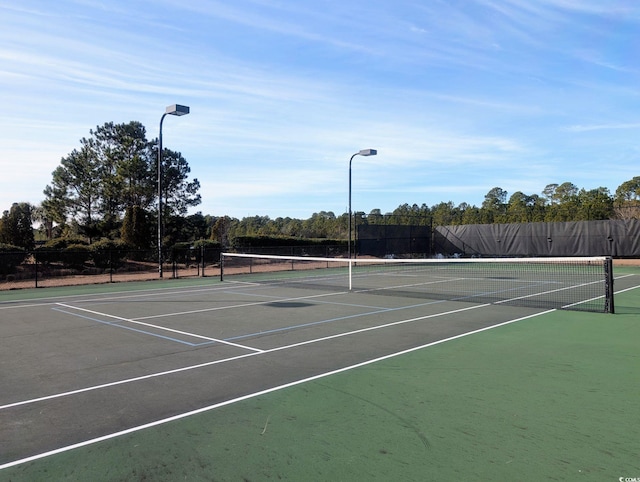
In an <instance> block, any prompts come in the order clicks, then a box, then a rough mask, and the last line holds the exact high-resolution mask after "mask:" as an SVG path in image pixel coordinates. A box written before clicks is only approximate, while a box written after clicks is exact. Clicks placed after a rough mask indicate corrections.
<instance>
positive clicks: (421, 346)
mask: <svg viewBox="0 0 640 482" xmlns="http://www.w3.org/2000/svg"><path fill="white" fill-rule="evenodd" d="M331 270H332V272H329V271H324V272H323V273H322V274H320V275H319V276H316V279H315V280H314V281H313V282H311V283H299V282H297V281H296V280H292V279H291V278H290V277H289V278H286V279H283V275H282V274H279V275H278V276H277V277H274V278H272V279H269V281H268V282H262V280H261V277H260V276H258V278H255V279H254V278H245V277H244V275H243V276H239V277H234V276H233V273H231V272H230V273H228V274H229V276H228V277H226V276H225V278H224V281H220V280H219V279H217V278H215V279H214V278H203V279H184V280H165V281H161V282H160V281H158V282H143V283H122V284H108V285H98V286H83V287H74V288H65V289H57V288H50V289H39V290H35V289H34V290H17V291H11V292H2V293H0V480H2V481H5V480H7V481H30V482H31V481H45V480H46V481H51V480H56V481H58V480H70V481H71V480H73V481H75V480H93V481H124V480H126V481H130V480H133V481H136V480H140V481H142V480H154V481H176V480H225V481H226V480H252V481H253V480H255V481H257V480H296V481H299V480H305V481H309V480H310V481H315V480H317V481H325V480H343V481H360V480H385V481H388V480H416V481H418V480H419V481H422V480H438V481H445V480H456V481H457V480H491V481H499V480H519V481H529V480H530V481H539V480H569V481H572V480H580V481H582V480H584V481H602V480H605V481H606V480H611V481H617V480H621V478H622V480H624V479H633V478H637V479H640V410H638V401H639V400H640V268H637V267H620V268H617V267H616V268H615V270H614V272H613V289H614V299H615V314H612V313H606V312H600V313H597V312H592V311H588V312H585V311H580V310H578V311H575V310H573V309H571V307H567V306H560V305H558V300H557V299H556V298H555V297H554V298H553V300H552V301H553V303H555V304H554V305H552V306H544V304H540V303H518V302H511V301H514V300H513V299H511V298H510V297H509V291H510V290H513V289H514V288H516V289H515V291H513V292H514V293H517V296H519V297H521V296H523V294H522V292H521V291H520V285H521V283H522V282H521V281H519V280H517V279H515V277H514V275H513V274H512V273H511V272H507V273H505V274H504V276H498V275H496V274H495V273H492V274H491V276H490V277H491V284H490V285H489V284H486V283H479V282H478V278H479V276H478V275H474V276H473V277H472V278H474V279H473V280H472V281H471V282H470V283H463V281H464V279H466V278H467V276H466V275H465V274H463V273H457V274H456V276H455V277H448V278H447V279H446V280H444V279H440V280H437V279H431V280H429V281H424V280H421V281H418V280H417V278H415V277H414V275H412V274H411V273H405V274H403V275H400V276H398V278H397V279H396V278H394V280H393V281H387V282H384V281H375V282H372V283H370V284H366V285H363V284H360V283H358V284H355V285H354V286H351V287H350V286H348V283H346V282H344V278H343V277H342V276H343V275H342V274H338V275H337V276H338V279H337V282H331V283H329V282H327V278H328V277H333V276H334V273H333V267H332V268H331ZM295 276H297V275H295ZM357 276H358V275H354V279H355V278H356V277H357ZM375 276H376V277H385V276H387V273H382V274H381V273H380V271H379V270H376V274H375ZM480 277H481V276H480ZM375 279H376V280H377V279H378V278H375ZM387 279H389V278H387ZM340 280H341V281H340ZM418 283H425V284H434V283H435V284H438V283H454V284H455V291H456V292H457V293H460V296H449V295H447V296H444V295H443V294H442V293H444V290H436V291H433V290H430V289H426V288H425V289H422V288H420V287H418V286H417V285H418ZM527 283H530V284H536V285H548V286H544V289H543V290H542V291H541V293H543V296H547V294H548V293H549V292H551V291H552V290H554V289H560V288H559V286H558V284H557V282H556V281H553V280H552V281H550V282H549V283H546V282H544V280H542V281H541V280H540V279H535V280H533V281H527ZM474 286H480V288H474ZM488 289H490V290H491V292H490V293H489V292H488V291H487V290H488ZM562 289H563V290H565V291H566V290H567V289H570V288H562ZM474 290H475V291H474ZM497 290H499V291H500V295H499V296H496V293H497ZM433 293H435V294H433ZM527 296H532V295H529V294H528V295H527ZM533 296H535V295H533ZM589 296H591V295H589ZM513 298H514V299H515V296H514V297H513ZM585 302H588V303H593V300H591V299H589V300H585ZM574 303H580V301H579V300H578V301H576V300H573V299H572V300H571V304H574ZM565 308H568V309H565Z"/></svg>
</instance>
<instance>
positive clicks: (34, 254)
mask: <svg viewBox="0 0 640 482" xmlns="http://www.w3.org/2000/svg"><path fill="white" fill-rule="evenodd" d="M33 260H34V262H35V263H36V280H35V281H36V288H37V287H38V253H37V252H36V251H34V252H33Z"/></svg>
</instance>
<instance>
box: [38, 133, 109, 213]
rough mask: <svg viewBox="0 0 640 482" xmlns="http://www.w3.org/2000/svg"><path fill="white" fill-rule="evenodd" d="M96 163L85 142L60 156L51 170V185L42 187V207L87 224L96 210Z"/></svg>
mask: <svg viewBox="0 0 640 482" xmlns="http://www.w3.org/2000/svg"><path fill="white" fill-rule="evenodd" d="M99 171H100V163H99V161H98V158H97V157H96V155H95V152H94V151H92V150H91V149H90V148H89V147H88V146H87V145H83V146H82V147H81V148H80V150H76V149H74V150H73V151H72V152H71V153H70V154H69V155H68V156H67V157H63V158H62V160H61V161H60V166H58V167H57V168H56V169H55V170H54V171H53V174H52V176H53V178H52V181H51V184H50V185H49V186H47V187H46V188H45V190H44V194H45V196H46V198H47V199H46V201H45V202H44V203H43V206H45V207H46V208H48V209H50V210H51V211H52V212H55V214H56V215H57V216H61V217H62V218H63V220H64V221H66V220H67V218H68V217H71V219H74V220H76V221H78V222H79V223H80V224H82V225H85V226H91V225H92V224H93V222H94V221H95V218H96V215H97V214H98V213H99V205H100V194H99V193H100V177H99V175H97V173H98V172H99Z"/></svg>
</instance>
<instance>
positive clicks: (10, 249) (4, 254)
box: [0, 243, 27, 275]
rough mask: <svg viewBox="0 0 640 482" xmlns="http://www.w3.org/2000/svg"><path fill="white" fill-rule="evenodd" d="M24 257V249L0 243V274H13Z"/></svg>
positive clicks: (25, 254)
mask: <svg viewBox="0 0 640 482" xmlns="http://www.w3.org/2000/svg"><path fill="white" fill-rule="evenodd" d="M26 257H27V252H26V250H25V249H24V248H21V247H19V246H13V245H11V244H3V243H0V274H3V275H6V274H9V273H15V271H16V268H17V267H18V266H19V265H20V264H21V263H22V262H23V261H24V260H25V258H26Z"/></svg>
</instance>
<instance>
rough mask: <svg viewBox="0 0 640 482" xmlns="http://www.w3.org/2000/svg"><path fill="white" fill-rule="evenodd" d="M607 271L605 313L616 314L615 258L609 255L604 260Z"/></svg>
mask: <svg viewBox="0 0 640 482" xmlns="http://www.w3.org/2000/svg"><path fill="white" fill-rule="evenodd" d="M604 271H605V297H606V298H605V304H604V311H605V313H611V314H614V313H615V312H616V310H615V305H614V304H613V258H611V257H608V258H606V259H605V261H604Z"/></svg>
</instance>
